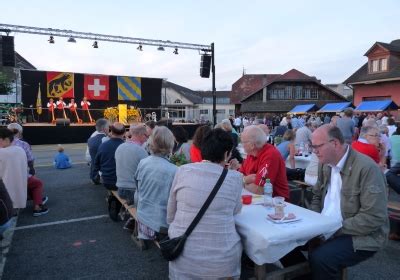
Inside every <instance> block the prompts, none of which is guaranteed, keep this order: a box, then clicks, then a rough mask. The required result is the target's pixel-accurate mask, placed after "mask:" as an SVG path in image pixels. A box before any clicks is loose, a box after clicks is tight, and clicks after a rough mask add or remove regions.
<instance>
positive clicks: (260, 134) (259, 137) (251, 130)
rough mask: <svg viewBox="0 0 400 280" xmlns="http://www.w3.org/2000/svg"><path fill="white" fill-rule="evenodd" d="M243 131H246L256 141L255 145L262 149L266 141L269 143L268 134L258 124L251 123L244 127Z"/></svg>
mask: <svg viewBox="0 0 400 280" xmlns="http://www.w3.org/2000/svg"><path fill="white" fill-rule="evenodd" d="M243 133H246V134H247V136H248V138H249V139H251V141H252V142H253V143H254V145H255V146H256V147H257V148H258V149H261V148H262V147H263V146H264V145H265V143H267V141H268V139H267V135H266V134H265V133H264V131H262V129H261V128H259V127H257V126H256V125H250V126H247V127H245V128H244V130H243Z"/></svg>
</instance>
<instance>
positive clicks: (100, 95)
mask: <svg viewBox="0 0 400 280" xmlns="http://www.w3.org/2000/svg"><path fill="white" fill-rule="evenodd" d="M83 95H84V96H86V97H87V99H88V100H110V97H109V95H110V87H109V76H105V75H89V74H85V77H84V92H83Z"/></svg>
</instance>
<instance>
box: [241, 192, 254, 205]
mask: <svg viewBox="0 0 400 280" xmlns="http://www.w3.org/2000/svg"><path fill="white" fill-rule="evenodd" d="M252 198H253V196H252V195H250V194H244V195H242V203H243V204H251V200H252Z"/></svg>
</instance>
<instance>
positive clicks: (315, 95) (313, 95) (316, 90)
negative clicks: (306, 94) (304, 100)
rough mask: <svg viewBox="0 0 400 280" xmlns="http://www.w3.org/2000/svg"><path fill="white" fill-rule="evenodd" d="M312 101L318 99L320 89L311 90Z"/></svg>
mask: <svg viewBox="0 0 400 280" xmlns="http://www.w3.org/2000/svg"><path fill="white" fill-rule="evenodd" d="M310 99H318V89H316V88H313V89H310Z"/></svg>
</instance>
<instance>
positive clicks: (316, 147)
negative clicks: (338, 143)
mask: <svg viewBox="0 0 400 280" xmlns="http://www.w3.org/2000/svg"><path fill="white" fill-rule="evenodd" d="M332 141H334V140H333V139H331V140H329V141H328V142H325V143H322V144H319V145H310V147H311V149H313V151H316V150H319V149H321V148H322V146H323V145H325V144H328V143H329V142H332Z"/></svg>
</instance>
